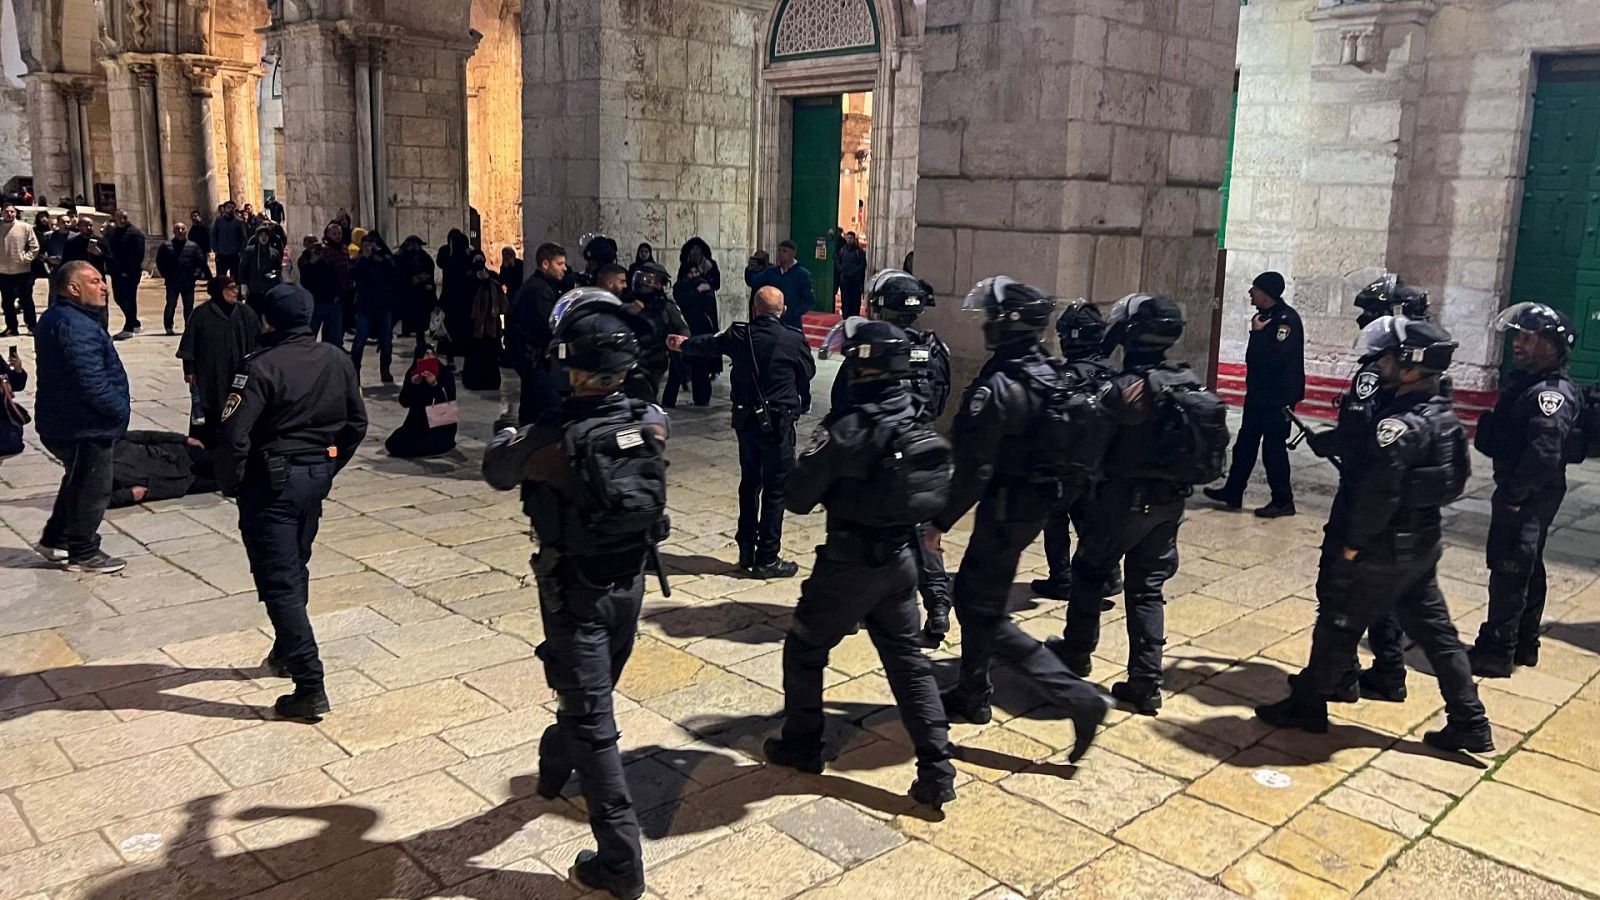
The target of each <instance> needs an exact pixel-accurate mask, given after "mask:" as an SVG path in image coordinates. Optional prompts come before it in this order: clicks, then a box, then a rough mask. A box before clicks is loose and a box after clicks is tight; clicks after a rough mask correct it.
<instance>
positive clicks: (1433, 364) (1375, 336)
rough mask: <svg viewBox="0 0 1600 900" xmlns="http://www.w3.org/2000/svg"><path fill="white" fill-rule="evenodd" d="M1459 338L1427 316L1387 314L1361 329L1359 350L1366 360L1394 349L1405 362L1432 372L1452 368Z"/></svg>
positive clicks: (1364, 360) (1362, 358) (1406, 364)
mask: <svg viewBox="0 0 1600 900" xmlns="http://www.w3.org/2000/svg"><path fill="white" fill-rule="evenodd" d="M1455 349H1456V342H1455V341H1454V340H1451V338H1450V333H1449V332H1447V331H1445V330H1444V329H1443V328H1440V327H1439V326H1438V325H1435V324H1433V323H1432V322H1428V321H1426V320H1412V319H1408V318H1406V317H1405V316H1383V317H1381V318H1379V319H1376V320H1375V321H1373V322H1371V323H1370V324H1368V325H1367V326H1366V327H1365V328H1363V329H1361V335H1360V337H1358V338H1357V339H1356V353H1357V354H1358V355H1359V356H1360V357H1361V361H1362V362H1363V363H1368V362H1372V361H1374V360H1376V359H1377V358H1379V357H1380V356H1383V355H1384V354H1386V353H1393V354H1394V355H1395V361H1396V362H1398V363H1400V364H1401V365H1402V366H1419V367H1421V368H1422V369H1424V370H1426V371H1428V372H1434V373H1437V372H1443V371H1444V370H1445V369H1448V368H1450V360H1451V358H1452V357H1453V356H1454V355H1455Z"/></svg>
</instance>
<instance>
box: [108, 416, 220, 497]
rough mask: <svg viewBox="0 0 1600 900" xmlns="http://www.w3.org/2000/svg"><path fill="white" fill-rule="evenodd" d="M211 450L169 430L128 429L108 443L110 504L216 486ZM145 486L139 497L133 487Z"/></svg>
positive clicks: (208, 491)
mask: <svg viewBox="0 0 1600 900" xmlns="http://www.w3.org/2000/svg"><path fill="white" fill-rule="evenodd" d="M213 475H214V472H213V470H212V462H211V451H209V450H207V449H205V448H204V447H191V446H189V442H188V440H187V439H186V438H185V437H184V436H183V435H181V434H178V433H176V432H172V431H130V432H128V433H127V434H126V435H125V436H123V437H122V438H120V439H118V440H117V442H116V443H115V444H112V445H111V505H112V506H119V507H120V506H132V505H133V504H135V503H152V502H154V501H156V500H171V499H172V498H174V497H182V496H184V495H185V494H208V493H210V492H212V491H214V490H216V489H217V481H216V479H215V478H214V477H213ZM136 487H142V488H144V489H145V495H144V498H143V499H140V500H135V499H134V498H133V489H134V488H136Z"/></svg>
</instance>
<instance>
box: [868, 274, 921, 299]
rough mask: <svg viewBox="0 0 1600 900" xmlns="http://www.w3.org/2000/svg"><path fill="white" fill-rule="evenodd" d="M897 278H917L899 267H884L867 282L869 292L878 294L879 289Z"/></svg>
mask: <svg viewBox="0 0 1600 900" xmlns="http://www.w3.org/2000/svg"><path fill="white" fill-rule="evenodd" d="M896 278H907V279H911V280H912V281H915V280H916V279H914V278H911V275H910V274H908V273H906V272H903V271H901V270H899V269H882V270H880V271H879V272H878V274H876V275H874V276H872V280H871V281H868V282H867V293H868V294H876V293H877V292H878V291H880V290H882V289H883V286H884V285H886V284H888V283H889V282H891V281H893V280H895V279H896Z"/></svg>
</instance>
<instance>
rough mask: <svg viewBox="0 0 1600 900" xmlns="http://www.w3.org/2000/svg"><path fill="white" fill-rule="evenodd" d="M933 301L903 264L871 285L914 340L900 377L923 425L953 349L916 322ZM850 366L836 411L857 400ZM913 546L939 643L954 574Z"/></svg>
mask: <svg viewBox="0 0 1600 900" xmlns="http://www.w3.org/2000/svg"><path fill="white" fill-rule="evenodd" d="M933 303H934V301H933V288H932V287H931V286H929V284H928V283H927V282H926V281H919V280H917V279H916V278H913V277H911V275H910V274H909V273H907V272H904V271H901V270H900V269H884V270H883V271H881V272H879V273H878V274H877V275H874V276H873V277H872V282H871V283H870V284H868V285H867V306H868V309H869V310H871V312H872V317H873V318H875V319H877V320H879V321H882V322H889V323H891V324H893V325H895V326H896V327H898V328H899V329H900V330H902V331H904V332H905V334H906V338H907V340H909V341H910V342H911V360H910V368H909V369H907V370H906V373H905V377H903V378H902V379H901V382H902V383H903V384H904V385H905V388H906V391H907V392H908V393H909V394H910V395H911V402H912V404H913V408H914V409H915V410H916V413H917V421H918V422H921V423H922V424H924V425H931V424H933V423H934V422H936V421H938V419H939V417H940V416H942V415H944V408H945V405H946V404H947V403H948V402H949V400H950V348H949V347H947V346H945V343H944V341H942V340H940V339H939V336H938V335H937V334H935V333H934V332H933V330H932V329H931V328H930V329H918V328H914V327H912V326H913V325H914V324H915V323H916V321H917V318H918V317H919V316H921V315H922V312H923V310H925V309H927V308H929V307H931V306H933ZM851 369H852V367H850V366H840V367H839V374H838V375H837V376H835V377H834V379H833V390H832V394H831V400H832V406H833V408H834V409H836V410H845V409H848V408H849V407H850V406H851V405H853V404H852V402H851V397H850V374H851ZM915 550H916V552H917V555H918V559H919V562H920V564H921V568H922V575H921V577H920V579H919V581H918V587H919V588H920V589H921V591H922V603H923V606H924V607H925V608H926V609H927V611H928V618H927V621H926V622H925V623H924V625H923V629H922V641H923V645H924V646H926V647H929V648H933V647H938V646H939V645H940V644H942V643H944V637H945V635H947V634H949V633H950V575H949V573H947V572H945V569H944V556H943V555H942V554H939V553H933V552H930V551H929V550H928V549H927V548H926V547H925V546H923V544H922V542H921V541H920V540H919V541H918V542H917V546H916V547H915Z"/></svg>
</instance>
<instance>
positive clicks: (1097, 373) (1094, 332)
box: [1030, 300, 1122, 610]
mask: <svg viewBox="0 0 1600 900" xmlns="http://www.w3.org/2000/svg"><path fill="white" fill-rule="evenodd" d="M1105 333H1106V321H1105V318H1104V317H1103V316H1101V315H1100V307H1098V306H1095V305H1094V304H1093V303H1090V302H1088V301H1086V300H1085V301H1079V302H1075V303H1073V304H1072V305H1071V306H1068V307H1067V308H1066V309H1065V310H1063V311H1062V313H1061V315H1060V317H1059V318H1057V319H1056V336H1057V337H1058V338H1059V339H1060V341H1061V358H1062V359H1063V360H1064V361H1065V362H1066V364H1067V368H1069V369H1071V370H1072V371H1073V372H1074V373H1075V374H1076V375H1077V376H1078V377H1079V378H1080V379H1082V380H1083V381H1085V382H1086V383H1089V384H1103V383H1105V382H1107V381H1109V380H1110V379H1111V377H1112V375H1114V374H1115V373H1116V367H1115V366H1113V365H1112V364H1111V360H1110V359H1108V358H1107V357H1106V352H1105V348H1104V347H1102V346H1101V341H1102V340H1104V338H1105ZM1091 491H1092V486H1091V485H1088V484H1083V485H1075V486H1074V487H1073V488H1072V489H1071V490H1069V491H1068V494H1069V497H1068V498H1067V499H1066V500H1064V501H1063V502H1062V503H1060V504H1057V506H1056V508H1055V509H1053V510H1051V511H1050V516H1049V518H1047V519H1045V522H1044V555H1045V558H1046V560H1047V561H1048V562H1049V564H1050V575H1049V577H1048V578H1036V579H1034V581H1033V583H1032V584H1031V585H1030V587H1031V588H1032V589H1033V592H1034V593H1035V594H1038V595H1039V596H1041V597H1049V598H1050V599H1052V600H1066V599H1068V598H1069V597H1071V596H1072V532H1071V530H1070V528H1071V527H1072V526H1074V525H1076V527H1077V528H1078V529H1079V531H1082V530H1083V528H1084V527H1085V525H1086V524H1087V523H1088V521H1089V504H1090V503H1091V502H1092V497H1091ZM1103 593H1104V595H1105V596H1106V597H1111V596H1114V595H1116V594H1120V593H1122V570H1121V569H1120V568H1118V567H1116V566H1113V567H1112V569H1111V576H1110V577H1109V578H1107V579H1106V584H1105V588H1104V590H1103ZM1112 605H1113V604H1112V603H1111V601H1110V600H1106V601H1105V602H1104V603H1102V604H1101V608H1102V609H1108V610H1109V609H1111V607H1112Z"/></svg>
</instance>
